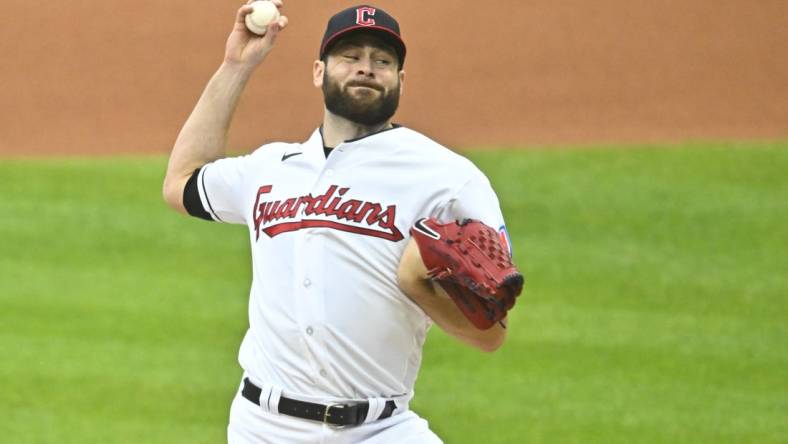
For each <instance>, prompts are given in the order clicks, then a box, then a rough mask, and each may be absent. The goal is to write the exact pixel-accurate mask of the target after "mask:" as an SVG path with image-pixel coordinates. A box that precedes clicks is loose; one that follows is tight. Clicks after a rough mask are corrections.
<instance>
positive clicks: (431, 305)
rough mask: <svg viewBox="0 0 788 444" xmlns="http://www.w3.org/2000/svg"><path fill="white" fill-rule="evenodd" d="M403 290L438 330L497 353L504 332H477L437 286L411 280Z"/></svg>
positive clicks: (494, 329)
mask: <svg viewBox="0 0 788 444" xmlns="http://www.w3.org/2000/svg"><path fill="white" fill-rule="evenodd" d="M405 287H407V288H403V290H405V291H406V293H407V295H408V296H409V297H410V298H411V299H412V300H413V301H414V302H416V304H418V305H419V307H421V309H422V310H424V312H425V313H427V315H428V316H429V317H430V318H431V319H432V320H433V321H434V322H435V323H436V324H437V325H438V327H440V328H441V330H443V331H445V332H446V333H448V334H450V335H452V336H454V337H455V338H457V339H459V340H460V341H462V342H464V343H466V344H468V345H470V346H472V347H475V348H478V349H480V350H483V351H487V352H492V351H495V350H497V349H498V348H499V347H500V346H501V345H502V344H503V342H504V340H505V339H506V329H505V328H503V327H502V326H501V325H498V324H496V325H494V326H492V327H491V328H489V329H488V330H479V329H478V328H476V327H475V326H474V325H473V324H471V322H470V321H469V320H468V319H467V318H466V317H465V316H464V315H463V314H462V312H460V310H459V309H458V308H457V306H456V305H455V304H454V302H453V301H452V300H451V298H449V296H448V295H447V294H446V293H445V292H444V291H443V289H441V288H440V287H439V286H438V285H435V284H433V283H432V282H431V281H429V280H418V281H416V280H414V281H412V282H411V283H410V284H406V285H405Z"/></svg>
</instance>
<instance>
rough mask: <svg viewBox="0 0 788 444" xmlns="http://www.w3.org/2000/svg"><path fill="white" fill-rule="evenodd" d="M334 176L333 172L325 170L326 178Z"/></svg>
mask: <svg viewBox="0 0 788 444" xmlns="http://www.w3.org/2000/svg"><path fill="white" fill-rule="evenodd" d="M333 175H334V170H326V176H328V177H331V176H333Z"/></svg>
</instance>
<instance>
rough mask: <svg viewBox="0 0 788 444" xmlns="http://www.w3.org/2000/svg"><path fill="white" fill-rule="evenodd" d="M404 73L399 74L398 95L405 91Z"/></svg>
mask: <svg viewBox="0 0 788 444" xmlns="http://www.w3.org/2000/svg"><path fill="white" fill-rule="evenodd" d="M404 87H405V71H400V72H399V95H400V96H401V95H402V91H403V90H404V89H405V88H404Z"/></svg>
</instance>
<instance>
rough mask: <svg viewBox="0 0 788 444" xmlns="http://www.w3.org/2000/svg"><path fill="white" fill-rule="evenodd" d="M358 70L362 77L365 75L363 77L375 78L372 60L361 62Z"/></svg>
mask: <svg viewBox="0 0 788 444" xmlns="http://www.w3.org/2000/svg"><path fill="white" fill-rule="evenodd" d="M356 69H357V71H356V74H360V75H363V76H366V77H374V76H375V72H374V70H373V69H372V59H371V58H368V59H361V60H359V61H358V64H357V68H356Z"/></svg>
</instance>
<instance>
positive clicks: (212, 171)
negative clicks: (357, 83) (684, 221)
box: [197, 127, 504, 400]
mask: <svg viewBox="0 0 788 444" xmlns="http://www.w3.org/2000/svg"><path fill="white" fill-rule="evenodd" d="M197 181H198V187H199V193H200V200H201V202H202V205H203V207H204V208H205V211H207V212H209V213H210V215H211V217H213V218H214V220H216V221H219V222H227V223H238V224H245V225H246V226H247V227H248V228H249V237H250V240H251V243H252V248H251V251H252V262H253V279H252V286H251V292H250V300H249V329H248V331H247V332H246V336H245V337H244V340H243V343H242V345H241V349H240V353H239V362H240V364H241V366H242V367H243V369H244V370H245V372H246V373H247V375H249V377H250V378H251V379H252V380H253V381H257V382H258V383H260V382H264V383H268V384H273V385H275V386H278V387H281V388H282V389H283V390H284V393H285V394H290V395H291V396H292V395H295V396H302V397H309V398H319V399H329V400H343V399H365V398H375V397H386V398H389V397H399V398H401V399H402V398H404V399H406V400H407V399H410V397H412V395H413V385H414V383H415V380H416V376H417V373H418V370H419V366H420V364H421V353H422V344H423V343H424V339H425V337H426V334H427V330H428V329H429V327H430V325H431V321H430V319H429V318H428V317H427V316H426V315H425V313H424V312H423V311H422V310H421V309H420V308H419V307H418V306H417V305H416V304H415V303H414V302H412V301H411V300H410V299H409V298H408V297H407V296H406V295H405V294H404V293H403V292H402V291H401V290H400V288H399V287H398V285H397V268H398V265H399V260H400V257H401V255H402V253H403V251H404V248H405V245H406V244H407V240H408V238H409V237H410V236H409V232H408V230H409V229H410V227H411V226H412V225H413V223H414V222H415V221H416V220H417V219H419V218H421V217H430V216H431V217H437V218H438V219H440V220H441V221H443V222H445V221H450V220H454V219H463V218H467V217H470V218H474V219H480V220H481V221H482V222H484V223H486V224H487V225H490V226H492V227H495V228H497V227H503V225H504V222H503V216H502V215H501V210H500V205H499V203H498V199H497V197H496V195H495V193H494V192H493V190H492V188H491V186H490V183H489V181H488V180H487V178H486V177H485V176H484V174H483V173H482V172H481V171H479V169H478V168H476V167H475V166H474V165H473V164H472V163H471V162H470V161H468V160H467V159H465V158H463V157H461V156H459V155H457V154H455V153H453V152H452V151H450V150H448V149H446V148H444V147H442V146H441V145H439V144H437V143H436V142H434V141H432V140H430V139H428V138H427V137H425V136H423V135H421V134H419V133H417V132H415V131H412V130H410V129H407V128H404V127H395V128H393V129H389V130H384V131H381V132H379V133H375V134H372V135H369V136H366V137H363V138H360V139H356V140H352V141H347V142H344V143H342V144H340V145H339V146H337V147H336V148H335V149H334V150H333V151H332V152H331V154H330V155H329V156H328V158H326V156H325V154H324V149H323V139H322V135H321V133H320V131H319V130H316V131H315V132H314V133H313V134H312V136H311V137H310V138H309V140H307V141H306V142H304V143H301V144H288V143H272V144H269V145H265V146H263V147H261V148H259V149H258V150H256V151H255V152H253V153H252V154H249V155H246V156H241V157H234V158H226V159H221V160H218V161H215V162H213V163H210V164H208V165H206V166H204V167H203V168H202V170H201V172H200V173H199V175H198V177H197Z"/></svg>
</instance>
